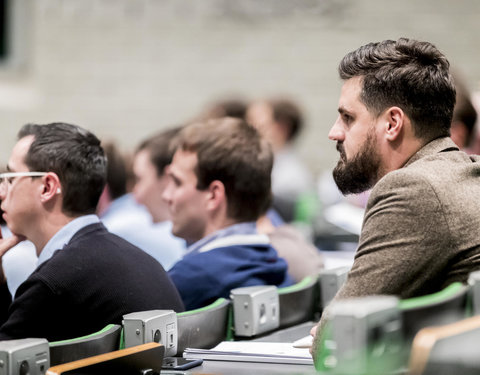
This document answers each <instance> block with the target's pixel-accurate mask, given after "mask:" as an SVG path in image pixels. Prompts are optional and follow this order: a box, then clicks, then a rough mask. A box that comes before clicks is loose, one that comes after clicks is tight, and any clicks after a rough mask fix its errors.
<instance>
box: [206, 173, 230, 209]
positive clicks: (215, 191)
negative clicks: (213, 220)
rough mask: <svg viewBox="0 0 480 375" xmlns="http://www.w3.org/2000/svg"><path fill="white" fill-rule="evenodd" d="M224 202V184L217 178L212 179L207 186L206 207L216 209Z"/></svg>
mask: <svg viewBox="0 0 480 375" xmlns="http://www.w3.org/2000/svg"><path fill="white" fill-rule="evenodd" d="M224 203H226V195H225V185H223V182H221V181H219V180H214V181H212V182H211V183H210V185H209V186H208V197H207V209H209V210H216V209H217V208H218V207H220V206H221V205H222V204H224Z"/></svg>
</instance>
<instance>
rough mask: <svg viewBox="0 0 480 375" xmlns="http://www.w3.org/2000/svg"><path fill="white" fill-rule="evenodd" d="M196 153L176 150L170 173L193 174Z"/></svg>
mask: <svg viewBox="0 0 480 375" xmlns="http://www.w3.org/2000/svg"><path fill="white" fill-rule="evenodd" d="M197 161H198V158H197V153H196V152H192V151H185V150H177V151H175V154H174V155H173V159H172V164H170V171H171V172H172V173H181V174H189V173H194V170H195V167H196V166H197Z"/></svg>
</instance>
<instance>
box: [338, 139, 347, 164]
mask: <svg viewBox="0 0 480 375" xmlns="http://www.w3.org/2000/svg"><path fill="white" fill-rule="evenodd" d="M337 151H338V152H339V153H340V158H341V159H342V160H345V159H346V158H347V154H345V149H344V147H343V143H341V142H337Z"/></svg>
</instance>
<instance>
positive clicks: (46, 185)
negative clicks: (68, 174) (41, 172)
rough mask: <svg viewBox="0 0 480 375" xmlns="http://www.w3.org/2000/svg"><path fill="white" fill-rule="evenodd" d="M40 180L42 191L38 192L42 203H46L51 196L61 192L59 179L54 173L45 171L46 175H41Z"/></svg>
mask: <svg viewBox="0 0 480 375" xmlns="http://www.w3.org/2000/svg"><path fill="white" fill-rule="evenodd" d="M42 180H43V184H42V187H41V189H42V191H41V193H40V194H41V195H40V199H41V201H42V203H46V202H48V201H50V200H51V199H52V198H53V197H55V196H57V195H59V194H62V185H61V184H60V179H59V178H58V176H57V175H56V174H55V173H52V172H49V173H47V175H46V176H44V177H42Z"/></svg>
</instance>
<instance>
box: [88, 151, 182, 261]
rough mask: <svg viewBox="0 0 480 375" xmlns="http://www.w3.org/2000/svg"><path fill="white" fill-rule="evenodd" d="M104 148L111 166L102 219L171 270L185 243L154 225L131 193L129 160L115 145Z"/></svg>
mask: <svg viewBox="0 0 480 375" xmlns="http://www.w3.org/2000/svg"><path fill="white" fill-rule="evenodd" d="M103 148H104V150H105V153H106V155H107V159H108V164H107V184H106V186H105V188H104V190H103V193H102V195H101V197H100V201H99V204H98V206H97V211H98V213H99V216H100V219H101V220H102V222H103V224H104V225H105V226H106V227H107V229H108V230H109V231H110V232H112V233H114V234H116V235H118V236H120V237H122V238H123V239H125V240H127V241H129V242H130V243H132V244H134V245H135V246H137V247H139V248H140V249H142V250H143V251H145V252H146V253H148V254H150V255H151V256H152V257H153V258H155V259H156V260H157V261H158V262H159V263H160V264H161V265H162V266H163V267H164V268H165V269H166V270H168V269H169V268H170V267H171V266H172V265H173V264H174V263H175V262H176V261H177V260H178V259H180V257H181V256H182V251H183V249H184V245H183V241H182V240H176V239H173V240H172V238H171V236H170V235H168V231H166V229H165V226H164V225H162V224H161V223H160V224H158V225H157V224H156V223H154V221H153V220H152V216H151V215H150V213H149V211H148V210H147V209H146V207H145V206H144V205H143V204H140V203H138V202H137V201H136V200H135V198H134V196H133V194H132V193H129V192H128V191H127V176H128V171H127V162H126V158H125V156H124V155H123V154H122V153H121V152H120V151H119V150H118V148H117V147H116V146H115V144H114V143H112V142H105V143H104V144H103ZM158 194H161V192H160V193H158ZM165 232H167V234H166V233H165Z"/></svg>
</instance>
